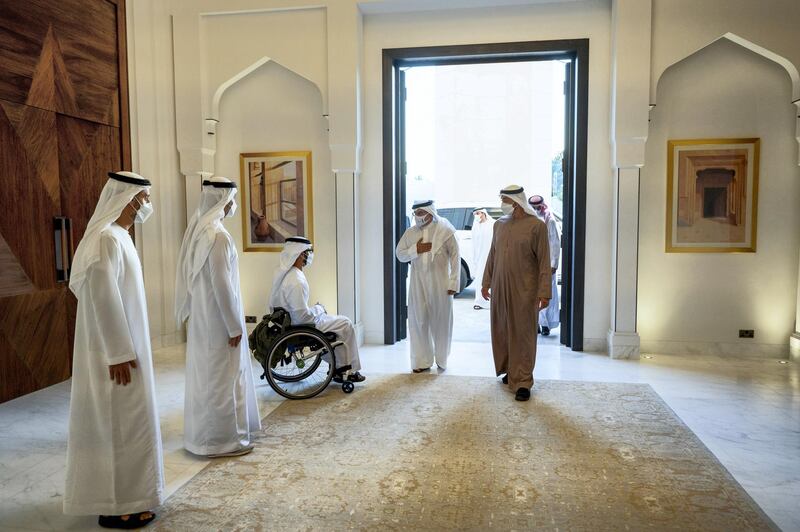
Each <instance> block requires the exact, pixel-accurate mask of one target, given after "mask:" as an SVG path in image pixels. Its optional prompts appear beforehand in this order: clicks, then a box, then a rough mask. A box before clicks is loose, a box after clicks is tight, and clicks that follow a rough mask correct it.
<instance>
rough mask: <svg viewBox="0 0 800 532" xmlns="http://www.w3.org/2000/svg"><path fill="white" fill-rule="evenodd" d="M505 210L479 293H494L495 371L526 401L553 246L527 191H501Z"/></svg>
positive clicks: (489, 295)
mask: <svg viewBox="0 0 800 532" xmlns="http://www.w3.org/2000/svg"><path fill="white" fill-rule="evenodd" d="M500 198H501V201H502V204H501V208H502V209H503V213H504V214H505V216H503V217H502V218H500V219H499V220H497V223H495V225H494V237H493V238H492V247H491V249H490V250H489V258H488V259H487V260H486V270H485V271H484V274H483V283H482V288H481V293H482V294H483V297H485V298H486V299H489V298H491V301H492V307H491V309H492V310H491V320H492V352H493V354H494V367H495V370H496V372H497V375H503V374H505V375H504V376H503V383H504V384H509V385H510V387H511V389H512V390H516V396H515V399H516V400H517V401H527V400H528V399H530V397H531V388H532V387H533V366H534V364H535V363H536V332H535V327H534V324H535V323H536V321H537V318H538V315H539V311H540V310H542V309H543V308H545V307H547V305H548V302H549V300H550V297H551V291H550V247H549V244H548V241H547V227H545V225H544V223H543V222H542V221H541V220H539V219H538V218H537V217H536V215H535V214H534V212H533V209H532V208H531V206H530V205H529V204H528V201H527V198H526V197H525V191H524V190H523V189H522V187H520V186H518V185H510V186H508V187H506V188H504V189H503V190H501V191H500Z"/></svg>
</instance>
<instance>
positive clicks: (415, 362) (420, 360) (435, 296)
mask: <svg viewBox="0 0 800 532" xmlns="http://www.w3.org/2000/svg"><path fill="white" fill-rule="evenodd" d="M412 209H413V212H414V220H415V225H413V226H411V227H409V228H408V229H406V232H405V233H403V236H402V238H400V242H398V243H397V248H396V249H395V255H397V259H398V260H399V261H401V262H410V263H411V283H410V288H409V293H408V329H409V331H408V332H409V339H410V341H411V368H412V371H413V372H414V373H420V372H422V371H427V370H429V369H431V367H432V366H433V363H434V361H435V362H436V365H437V366H439V368H441V369H443V370H444V369H447V357H448V355H449V354H450V342H451V340H452V338H453V295H454V294H455V293H456V292H457V291H458V283H459V278H460V276H461V256H460V255H459V250H458V242H457V241H456V237H455V234H456V230H455V228H453V226H452V225H451V224H450V222H448V221H447V220H445V219H444V218H441V217H440V216H439V215H438V214H437V213H436V207H434V205H433V201H422V202H418V203H415V204H414V205H413V207H412Z"/></svg>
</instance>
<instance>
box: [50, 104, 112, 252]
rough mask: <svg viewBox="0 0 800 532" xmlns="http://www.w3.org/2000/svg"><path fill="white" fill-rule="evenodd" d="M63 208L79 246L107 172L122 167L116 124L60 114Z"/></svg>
mask: <svg viewBox="0 0 800 532" xmlns="http://www.w3.org/2000/svg"><path fill="white" fill-rule="evenodd" d="M57 130H58V154H59V176H60V187H61V210H62V212H63V213H64V216H66V217H68V218H70V219H71V220H72V232H73V238H74V242H75V246H76V247H77V245H78V242H79V241H80V239H81V238H82V237H83V233H84V231H86V225H87V224H88V222H89V218H91V216H92V213H94V209H95V206H96V204H97V198H99V197H100V192H101V191H102V190H103V186H104V185H105V183H106V181H107V180H108V172H110V171H113V170H116V169H118V168H121V166H120V165H121V161H120V141H119V130H118V129H117V128H113V127H109V126H104V125H100V124H96V123H93V122H87V121H85V120H79V119H76V118H71V117H68V116H63V115H58V119H57Z"/></svg>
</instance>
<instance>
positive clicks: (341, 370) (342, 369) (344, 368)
mask: <svg viewBox="0 0 800 532" xmlns="http://www.w3.org/2000/svg"><path fill="white" fill-rule="evenodd" d="M351 369H353V366H351V365H350V364H348V365H346V366H342V367H340V368H336V370H335V371H334V372H333V373H334V374H335V375H343V374H344V373H345V372H346V371H350V370H351Z"/></svg>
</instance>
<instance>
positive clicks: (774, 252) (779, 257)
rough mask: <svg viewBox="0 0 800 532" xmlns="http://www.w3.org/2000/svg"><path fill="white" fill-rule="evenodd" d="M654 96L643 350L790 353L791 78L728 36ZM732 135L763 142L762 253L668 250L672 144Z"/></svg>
mask: <svg viewBox="0 0 800 532" xmlns="http://www.w3.org/2000/svg"><path fill="white" fill-rule="evenodd" d="M657 95H658V106H657V107H656V108H655V109H654V111H653V113H652V119H651V124H650V136H649V139H648V142H647V150H646V163H645V166H644V168H643V169H642V185H641V209H640V212H641V233H640V259H639V316H638V317H639V322H638V323H639V332H640V334H641V339H642V351H656V352H670V351H674V350H681V351H686V350H689V351H692V350H693V349H694V348H696V349H697V350H698V351H699V350H702V351H703V352H714V350H715V347H714V346H710V345H709V343H710V342H716V343H725V344H730V345H724V346H717V347H716V348H717V349H718V350H719V352H737V351H744V352H746V353H748V354H755V350H754V349H751V348H749V346H752V345H753V344H759V349H758V350H759V352H760V353H763V354H785V353H786V351H787V349H788V347H787V337H788V336H789V335H790V334H791V333H792V331H793V330H794V320H795V307H796V302H797V299H796V294H797V283H798V279H797V271H798V251H799V250H800V234H799V233H798V231H797V227H798V223H800V210H798V209H797V205H798V204H800V168H798V166H797V165H796V164H795V161H796V157H797V146H796V143H795V141H794V128H795V124H794V114H793V110H794V106H793V105H792V104H791V83H790V80H789V76H788V75H787V73H786V71H785V70H784V69H783V68H781V67H780V66H778V65H777V64H775V63H773V62H771V61H769V60H766V59H764V58H763V57H760V56H758V55H756V54H754V53H752V52H750V51H748V50H746V49H744V48H742V47H740V46H738V45H736V44H733V43H731V42H728V41H725V40H723V41H719V42H717V43H715V44H713V45H711V46H710V47H708V48H706V49H704V50H701V51H700V52H698V53H697V54H695V55H693V56H691V57H689V58H687V59H686V60H684V61H682V62H680V63H678V64H676V65H675V66H673V67H672V68H670V69H668V70H667V71H666V72H665V73H664V76H663V77H662V78H661V80H660V83H659V85H658V94H657ZM725 137H728V138H739V137H759V138H761V165H760V181H759V191H758V194H759V205H758V237H757V238H758V248H757V253H750V254H748V253H743V254H728V253H725V254H687V253H674V254H667V253H665V252H664V234H665V214H666V158H667V147H666V146H667V140H669V139H688V138H725ZM739 329H755V331H756V332H755V340H740V339H739V338H738V330H739ZM675 342H684V343H683V344H682V345H680V346H678V345H676V344H675ZM687 342H688V343H687ZM693 343H698V345H697V346H693V345H692V344H693Z"/></svg>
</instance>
